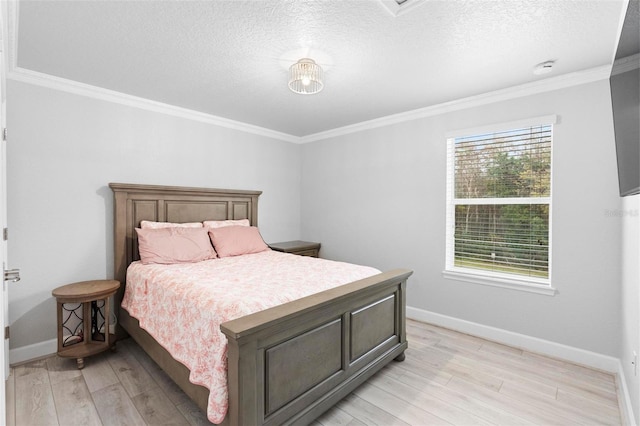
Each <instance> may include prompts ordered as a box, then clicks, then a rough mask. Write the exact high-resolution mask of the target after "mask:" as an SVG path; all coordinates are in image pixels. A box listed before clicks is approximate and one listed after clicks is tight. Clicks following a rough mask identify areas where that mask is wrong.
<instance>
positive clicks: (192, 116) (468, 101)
mask: <svg viewBox="0 0 640 426" xmlns="http://www.w3.org/2000/svg"><path fill="white" fill-rule="evenodd" d="M610 73H611V66H610V65H603V66H600V67H597V68H591V69H588V70H584V71H579V72H575V73H570V74H564V75H560V76H557V77H552V78H547V79H543V80H538V81H535V82H532V83H527V84H523V85H520V86H514V87H510V88H506V89H500V90H496V91H493V92H488V93H483V94H481V95H476V96H470V97H467V98H463V99H458V100H455V101H450V102H445V103H441V104H437V105H432V106H428V107H424V108H419V109H415V110H411V111H407V112H402V113H398V114H392V115H388V116H385V117H381V118H376V119H374V120H368V121H363V122H360V123H356V124H351V125H348V126H343V127H338V128H335V129H331V130H327V131H325V132H319V133H314V134H311V135H307V136H294V135H291V134H288V133H283V132H278V131H275V130H271V129H267V128H265V127H259V126H255V125H252V124H247V123H243V122H240V121H235V120H230V119H227V118H223V117H218V116H215V115H211V114H206V113H203V112H199V111H194V110H190V109H187V108H181V107H177V106H173V105H169V104H165V103H162V102H157V101H152V100H149V99H144V98H140V97H137V96H132V95H127V94H124V93H120V92H116V91H113V90H108V89H103V88H100V87H96V86H91V85H88V84H84V83H79V82H77V81H72V80H67V79H63V78H60V77H55V76H52V75H48V74H43V73H39V72H36V71H31V70H27V69H23V68H18V67H15V68H13V69H11V70H9V72H8V74H7V78H8V79H9V80H13V81H19V82H23V83H29V84H34V85H38V86H43V87H47V88H50V89H54V90H61V91H64V92H68V93H74V94H77V95H81V96H87V97H91V98H95V99H99V100H103V101H106V102H114V103H119V104H122V105H126V106H131V107H135V108H141V109H145V110H149V111H154V112H159V113H162V114H167V115H172V116H175V117H180V118H185V119H189V120H194V121H199V122H203V123H207V124H213V125H216V126H221V127H225V128H229V129H234V130H238V131H242V132H246V133H252V134H256V135H259V136H265V137H268V138H273V139H278V140H281V141H285V142H291V143H298V144H303V143H310V142H317V141H321V140H324V139H329V138H334V137H338V136H344V135H348V134H351V133H356V132H362V131H365V130H371V129H376V128H379V127H385V126H390V125H393V124H398V123H403V122H407V121H413V120H418V119H421V118H426V117H432V116H435V115H440V114H445V113H448V112H453V111H459V110H463V109H467V108H473V107H478V106H482V105H487V104H491V103H495V102H500V101H506V100H510V99H516V98H520V97H524V96H531V95H535V94H539V93H544V92H549V91H553V90H558V89H564V88H568V87H572V86H578V85H581V84H586V83H591V82H594V81H599V80H603V79H607V78H609V75H610Z"/></svg>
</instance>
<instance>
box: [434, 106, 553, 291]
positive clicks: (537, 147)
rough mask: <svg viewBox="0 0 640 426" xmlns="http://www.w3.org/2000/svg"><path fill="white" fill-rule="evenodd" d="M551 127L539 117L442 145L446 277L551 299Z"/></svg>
mask: <svg viewBox="0 0 640 426" xmlns="http://www.w3.org/2000/svg"><path fill="white" fill-rule="evenodd" d="M554 122H555V117H543V118H540V119H536V120H535V121H533V122H531V123H529V121H527V122H524V123H523V122H521V123H514V124H512V125H505V126H500V127H499V128H496V129H491V130H487V129H484V130H482V129H481V130H475V131H469V132H458V134H457V135H455V136H452V137H450V138H449V139H447V247H446V250H447V256H446V262H447V264H446V270H445V275H446V276H453V277H455V278H457V279H465V280H470V281H474V282H480V283H482V284H491V285H499V286H503V287H510V288H520V289H525V290H530V291H538V292H542V293H548V294H553V292H554V290H553V289H552V288H551V284H550V283H551V281H550V271H551V268H550V259H551V256H550V255H551V217H550V207H551V144H552V133H553V123H554ZM534 123H535V124H534Z"/></svg>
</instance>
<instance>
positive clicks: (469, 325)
mask: <svg viewBox="0 0 640 426" xmlns="http://www.w3.org/2000/svg"><path fill="white" fill-rule="evenodd" d="M407 318H410V319H414V320H417V321H423V322H428V323H430V324H434V325H438V326H441V327H446V328H449V329H452V330H456V331H460V332H462V333H466V334H471V335H474V336H477V337H481V338H483V339H488V340H492V341H494V342H498V343H502V344H505V345H509V346H514V347H517V348H520V349H524V350H527V351H530V352H535V353H538V354H541V355H547V356H550V357H554V358H558V359H562V360H565V361H569V362H572V363H575V364H580V365H584V366H587V367H592V368H596V369H598V370H603V371H607V372H610V373H612V374H615V375H616V385H617V387H618V396H619V398H618V401H619V404H620V410H621V413H622V415H623V416H625V417H626V418H625V419H623V420H624V422H623V423H624V424H625V425H636V423H635V418H634V415H633V409H632V407H631V398H630V396H629V390H628V388H627V384H626V383H627V382H626V380H625V376H624V371H623V369H622V363H621V362H620V360H619V359H618V358H614V357H612V356H608V355H602V354H599V353H596V352H590V351H586V350H584V349H579V348H574V347H572V346H567V345H563V344H561V343H556V342H551V341H549V340H544V339H539V338H537V337H531V336H527V335H525V334H520V333H514V332H512V331H508V330H504V329H501V328H496V327H490V326H487V325H483V324H478V323H475V322H471V321H466V320H462V319H459V318H454V317H450V316H447V315H442V314H438V313H435V312H430V311H425V310H423V309H419V308H414V307H411V306H407ZM409 347H411V342H409Z"/></svg>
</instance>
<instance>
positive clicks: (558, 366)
mask: <svg viewBox="0 0 640 426" xmlns="http://www.w3.org/2000/svg"><path fill="white" fill-rule="evenodd" d="M407 329H408V340H409V349H408V350H407V351H406V360H405V361H404V362H393V363H391V364H390V365H389V366H387V367H385V368H384V369H383V370H382V371H380V372H379V373H378V374H376V375H375V376H374V377H372V378H371V379H370V380H369V381H368V382H367V383H365V384H364V385H363V386H361V387H359V388H358V389H356V390H355V391H354V392H353V393H352V394H351V395H349V396H348V397H347V398H345V399H344V400H342V401H341V402H340V403H338V404H337V405H336V406H335V407H334V408H333V409H331V410H330V411H328V412H326V413H325V414H324V415H322V416H321V417H320V418H319V419H317V420H316V421H315V422H314V423H313V424H314V426H321V425H322V426H329V425H351V426H357V425H385V426H386V425H432V424H433V425H440V424H453V425H488V424H493V425H525V424H535V425H572V424H581V425H596V424H597V425H620V424H622V419H621V416H620V410H619V407H618V397H617V395H616V383H615V377H614V375H612V374H609V373H604V372H601V371H596V370H593V369H589V368H585V367H582V366H578V365H574V364H570V363H566V362H563V361H559V360H556V359H552V358H548V357H544V356H540V355H536V354H532V353H528V352H523V351H521V350H519V349H515V348H511V347H508V346H504V345H500V344H497V343H494V342H490V341H487V340H483V339H480V338H477V337H473V336H469V335H465V334H461V333H457V332H454V331H451V330H447V329H444V328H440V327H436V326H433V325H429V324H423V323H419V322H416V321H411V320H409V321H408V323H407ZM7 424H8V425H19V426H22V425H29V426H31V425H100V424H104V425H144V424H148V425H161V424H172V425H173V424H176V425H177V424H184V425H189V424H190V425H201V424H208V422H207V420H206V416H205V415H204V414H203V413H202V412H201V411H200V410H199V409H198V408H197V407H196V406H195V405H194V404H193V403H192V402H191V401H190V400H189V398H188V397H187V396H186V395H184V394H183V393H182V391H181V390H180V389H179V388H177V387H176V386H175V384H173V382H172V381H171V380H170V379H169V378H168V377H167V376H166V375H165V374H164V373H163V372H162V371H161V370H160V369H159V368H158V367H157V366H156V365H155V364H154V362H153V361H152V360H151V359H150V358H149V357H148V356H147V355H146V354H145V353H144V352H143V351H142V350H141V349H140V348H139V347H138V345H137V344H136V343H135V342H133V341H132V340H131V339H127V340H123V341H121V342H118V349H117V351H116V352H106V353H103V354H100V355H96V356H94V357H91V358H87V359H86V360H85V368H84V369H83V370H78V369H77V368H76V362H75V360H72V359H64V358H58V357H56V356H53V357H50V358H47V359H43V360H38V361H33V362H30V363H27V364H24V365H20V366H16V367H14V368H12V372H11V376H10V378H9V381H8V382H7Z"/></svg>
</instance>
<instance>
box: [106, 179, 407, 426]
mask: <svg viewBox="0 0 640 426" xmlns="http://www.w3.org/2000/svg"><path fill="white" fill-rule="evenodd" d="M109 186H110V187H111V189H112V190H113V192H114V255H115V257H114V270H115V271H114V272H115V278H116V279H118V280H119V281H120V282H121V283H123V284H125V283H126V273H127V267H128V266H129V265H130V264H131V263H132V262H134V261H136V260H137V259H138V257H139V255H138V241H137V236H136V231H135V228H136V227H138V226H140V223H141V221H143V220H148V221H156V222H180V223H182V222H202V221H204V220H240V219H248V220H249V222H250V224H251V225H253V226H257V219H258V197H259V195H260V194H261V192H259V191H246V190H220V189H204V188H185V187H167V186H154V185H133V184H119V183H112V184H110V185H109ZM285 256H293V255H285ZM411 273H412V272H411V271H409V270H405V269H398V270H392V271H388V272H383V273H379V274H376V275H373V276H369V277H367V278H363V279H359V280H356V281H353V282H350V283H348V284H345V285H341V286H339V287H335V288H331V289H329V290H325V291H321V292H319V293H315V294H312V295H310V296H307V297H303V298H301V299H297V300H294V301H291V302H288V303H284V304H282V305H278V306H275V307H272V308H268V309H265V310H263V311H260V312H256V313H253V314H250V315H245V316H242V317H239V318H236V319H233V320H230V321H227V322H224V323H222V324H221V326H220V329H221V331H222V333H224V335H225V336H226V339H227V341H228V346H227V363H228V366H227V380H228V383H227V385H228V412H227V415H226V418H225V419H224V421H223V423H222V424H225V425H254V424H256V425H258V424H260V425H263V424H264V425H276V424H305V423H309V422H311V421H312V420H313V419H314V418H316V417H317V416H318V415H320V414H321V413H322V412H324V411H325V410H327V409H328V408H330V407H331V406H332V405H334V404H335V403H336V402H338V401H339V400H340V399H342V398H344V397H345V396H346V395H348V394H349V393H350V392H351V391H352V390H353V389H355V388H356V387H357V386H358V385H360V384H361V383H363V382H364V381H365V380H367V379H368V378H369V377H370V376H371V375H373V374H374V373H375V372H376V371H378V370H379V369H381V368H382V367H383V366H384V365H386V364H387V363H389V362H391V361H392V360H394V359H395V360H398V361H401V360H403V359H404V350H405V349H406V348H407V341H406V332H405V291H406V290H405V289H406V281H407V278H408V277H409V276H410V275H411ZM124 292H125V285H123V286H122V287H121V289H120V290H119V292H118V293H117V294H116V296H115V298H114V303H115V304H116V309H118V307H120V304H121V302H122V299H123V296H124ZM118 312H119V315H118V326H119V327H118V337H123V336H126V335H127V334H129V335H130V336H131V337H132V338H133V339H134V340H136V342H137V343H138V344H139V345H140V346H141V347H142V348H143V349H144V350H145V351H146V352H147V353H148V354H149V356H150V357H151V358H152V359H153V360H154V361H155V362H156V363H157V364H158V365H159V366H160V367H161V368H162V369H163V370H164V371H165V372H166V373H167V374H168V375H169V376H170V377H171V378H172V379H173V380H174V381H175V382H176V384H177V385H178V386H180V387H181V388H182V389H183V390H184V392H185V393H186V394H187V395H189V397H190V398H191V399H193V401H194V402H195V403H196V404H197V405H198V406H199V407H200V408H201V409H202V410H203V411H205V412H206V409H207V403H208V397H209V390H208V389H207V388H206V387H203V386H199V385H194V384H193V383H191V382H190V381H189V373H190V371H189V369H188V368H187V367H185V366H184V365H183V364H182V363H180V362H178V361H176V360H175V359H174V357H173V356H172V355H171V354H170V353H169V352H168V351H167V350H166V349H164V347H163V346H162V345H160V344H159V343H158V342H156V341H155V339H154V338H153V337H151V335H150V334H149V333H147V332H146V331H145V330H144V329H142V328H141V327H140V324H139V322H138V320H137V319H136V318H134V317H132V316H131V315H129V312H128V311H127V310H125V309H121V308H120V309H118ZM319 352H321V353H322V355H321V356H320V357H318V355H317V354H318V353H319ZM309 372H313V374H309Z"/></svg>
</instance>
